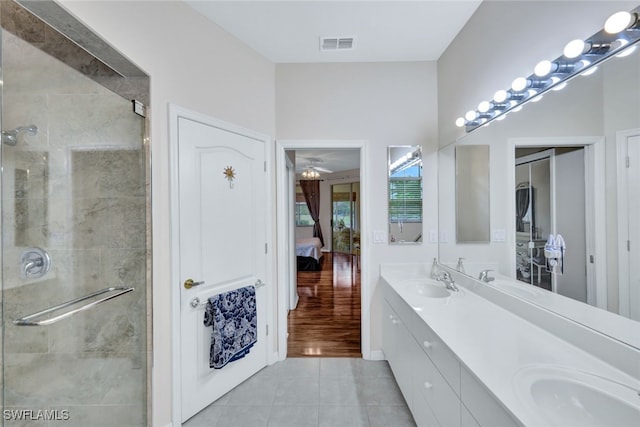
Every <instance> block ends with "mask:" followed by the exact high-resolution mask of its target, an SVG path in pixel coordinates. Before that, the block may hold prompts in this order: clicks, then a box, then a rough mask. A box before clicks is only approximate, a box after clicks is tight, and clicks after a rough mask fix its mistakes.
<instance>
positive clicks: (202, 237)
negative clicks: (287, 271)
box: [178, 117, 268, 422]
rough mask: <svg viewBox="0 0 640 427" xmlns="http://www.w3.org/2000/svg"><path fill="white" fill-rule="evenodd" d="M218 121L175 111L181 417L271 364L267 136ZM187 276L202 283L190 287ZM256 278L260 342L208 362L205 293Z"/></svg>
mask: <svg viewBox="0 0 640 427" xmlns="http://www.w3.org/2000/svg"><path fill="white" fill-rule="evenodd" d="M215 123H217V122H207V123H203V122H201V121H195V120H191V119H188V118H185V117H179V118H178V159H179V160H178V168H179V178H178V180H179V184H178V187H179V196H178V199H179V216H180V225H179V235H180V238H179V260H180V261H179V262H180V264H179V271H180V277H181V284H180V322H181V326H180V340H181V342H180V352H181V360H180V371H181V395H182V396H181V401H182V416H181V418H182V421H183V422H184V421H185V420H187V419H188V418H190V417H191V416H193V415H194V414H196V413H197V412H198V411H200V410H201V409H203V408H204V407H206V406H207V405H209V404H210V403H212V402H213V401H215V400H216V399H218V398H219V397H221V396H222V395H223V394H225V393H226V392H228V391H229V390H231V389H232V388H233V387H235V386H237V385H238V384H240V383H241V382H242V381H244V380H245V379H247V378H248V377H250V376H251V375H253V374H254V373H256V372H257V371H258V370H260V369H261V368H262V367H264V366H265V365H266V364H267V338H266V334H267V322H266V320H267V303H266V302H267V301H266V300H267V292H266V291H267V290H266V287H265V286H262V285H261V282H262V281H263V280H264V279H265V277H266V276H265V274H266V268H267V267H266V266H267V262H266V254H265V252H266V227H267V220H268V218H267V217H268V215H267V213H268V209H267V194H266V193H267V189H268V186H267V174H266V173H265V167H264V159H265V148H266V147H265V141H264V140H260V139H259V138H255V137H252V136H248V135H245V134H244V133H243V132H238V131H237V130H235V129H234V130H229V129H226V126H224V125H222V126H220V125H216V124H215ZM187 279H192V280H194V281H195V282H202V284H200V285H197V286H193V287H191V288H190V289H186V287H185V286H184V285H183V283H184V282H185V281H186V280H187ZM256 283H257V284H258V285H257V286H256V306H257V319H258V323H257V331H258V338H257V343H256V344H255V345H254V346H253V347H252V348H251V349H250V351H249V353H248V354H247V355H246V356H245V357H243V358H240V359H238V360H236V361H233V362H230V363H229V364H227V365H226V366H224V367H223V368H222V369H212V368H210V367H209V354H210V344H211V332H212V328H211V327H205V326H204V324H203V320H204V311H205V304H206V302H207V300H208V299H209V298H210V297H212V296H214V295H216V294H219V293H222V292H227V291H230V290H234V289H238V288H242V287H245V286H253V285H255V284H256ZM194 306H195V307H194Z"/></svg>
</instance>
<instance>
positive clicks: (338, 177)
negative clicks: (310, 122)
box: [276, 141, 370, 359]
mask: <svg viewBox="0 0 640 427" xmlns="http://www.w3.org/2000/svg"><path fill="white" fill-rule="evenodd" d="M304 150H314V151H315V150H322V151H332V152H337V153H338V154H340V152H341V151H342V153H343V154H344V153H346V152H347V151H352V152H353V153H354V154H355V156H356V159H357V162H358V169H357V170H355V171H354V170H351V171H349V172H347V171H338V170H333V169H331V167H329V163H326V164H323V163H321V165H320V166H321V168H323V169H329V170H331V172H326V171H325V172H324V173H323V172H322V171H321V172H320V179H321V180H322V187H323V188H324V190H322V192H321V195H322V199H323V200H322V201H321V202H320V203H321V206H322V207H321V210H323V212H321V214H320V218H319V221H320V223H321V226H322V230H323V234H324V236H325V245H324V249H323V253H322V256H321V258H320V262H319V267H320V268H319V270H318V271H311V272H307V273H310V274H308V276H309V277H308V279H307V280H309V281H311V282H312V284H311V285H306V286H307V287H306V288H305V289H304V290H303V289H301V288H299V290H300V292H299V293H300V295H299V298H300V300H299V301H300V302H299V303H298V306H297V308H296V311H297V310H300V309H301V307H302V300H303V297H304V295H303V292H307V293H310V292H313V293H315V295H316V296H315V297H314V298H316V302H317V303H319V304H320V305H321V306H324V308H329V307H330V306H331V305H332V304H333V303H334V302H336V301H337V300H338V299H340V298H342V296H343V295H344V293H343V291H346V290H348V291H349V292H353V291H357V293H355V294H354V293H352V294H351V295H350V296H349V297H348V299H349V301H350V303H353V306H352V307H351V308H350V309H349V311H350V314H349V315H350V316H354V313H355V310H357V311H358V312H359V313H357V317H358V319H357V324H356V329H357V330H358V335H359V343H358V344H356V351H358V352H357V355H358V356H360V355H361V356H364V357H365V358H366V357H368V356H369V353H370V349H369V340H368V336H369V330H370V325H369V321H368V318H369V309H368V304H365V303H363V302H364V301H368V300H369V299H370V296H369V289H368V287H367V286H366V278H367V272H366V268H363V267H364V266H366V254H367V249H366V247H360V244H359V242H358V237H359V236H357V235H356V234H355V232H353V233H351V235H350V237H349V239H348V247H347V246H345V247H344V248H343V251H341V252H340V253H334V252H333V243H332V240H333V239H332V229H333V227H332V225H333V223H334V222H333V221H332V220H333V208H332V207H333V206H332V196H331V194H332V186H338V187H336V189H337V190H339V189H341V187H339V185H343V184H349V186H350V188H349V189H350V190H351V189H352V187H351V184H352V183H354V182H357V183H359V185H358V187H359V188H358V189H357V195H356V200H359V202H358V204H359V208H358V209H357V211H358V212H366V200H365V198H363V197H360V194H365V188H366V180H365V179H364V178H365V176H366V170H365V169H366V165H365V163H364V161H363V159H364V158H365V155H366V153H365V150H366V143H365V142H364V141H278V142H277V152H276V156H277V161H278V165H277V185H278V194H279V195H281V196H279V199H278V214H277V216H278V230H279V231H278V241H283V239H285V238H286V236H285V233H286V230H287V229H288V227H289V225H290V224H287V223H286V222H285V219H286V215H282V213H283V212H286V211H291V210H294V208H293V207H292V206H291V205H290V204H289V203H287V202H286V200H285V195H286V194H287V191H295V190H291V189H288V186H289V185H290V184H289V183H288V182H289V181H288V180H287V179H286V177H287V172H286V163H287V162H286V159H287V157H289V158H291V156H290V155H289V156H287V152H291V151H304ZM308 157H310V156H309V153H305V158H308ZM311 157H313V156H311ZM296 166H297V167H298V169H300V167H302V169H306V168H307V167H308V166H318V165H317V164H315V165H310V164H309V161H308V159H307V160H303V162H302V164H296ZM340 172H344V174H347V175H348V176H344V174H341V173H340ZM353 188H355V187H353ZM339 192H340V193H346V194H347V195H348V194H349V193H350V192H351V193H353V191H339ZM339 197H343V196H339ZM350 197H351V199H353V196H350ZM347 199H349V197H347ZM348 204H349V205H350V207H351V204H352V201H349V202H348ZM352 210H353V209H352ZM354 214H355V210H354ZM342 219H343V221H344V224H345V227H344V228H346V225H347V224H346V223H347V222H349V223H350V224H349V225H355V224H357V225H358V228H359V232H360V233H361V234H363V233H365V230H366V226H367V220H366V216H361V217H360V218H355V217H353V220H352V213H349V219H348V221H345V220H344V216H343V218H342ZM352 221H353V222H352ZM336 225H337V223H336ZM344 228H343V229H344ZM304 232H305V231H303V233H304ZM306 233H307V234H309V236H307V237H310V236H311V235H312V230H311V228H308V229H307V230H306ZM355 247H357V250H358V252H359V257H354V256H353V255H352V251H353V250H354V248H355ZM347 249H348V250H347ZM278 251H279V256H278V263H279V266H278V271H279V272H282V273H279V292H278V294H279V295H290V294H291V286H296V284H295V283H292V281H290V280H287V274H286V272H287V271H288V268H289V266H291V265H292V264H297V256H296V246H295V242H294V243H289V244H287V245H280V246H279V247H278ZM347 266H348V268H347ZM358 267H360V268H359V271H357V272H358V274H357V275H354V274H353V273H354V271H356V270H355V269H356V268H358ZM347 273H348V275H349V280H348V282H345V281H344V278H345V275H346V274H347ZM314 275H315V277H314ZM357 276H359V280H357ZM322 283H329V285H328V286H329V287H330V288H331V292H332V294H331V296H330V297H329V296H327V294H325V293H323V292H320V290H321V289H322V290H328V287H326V285H322ZM361 283H362V284H365V285H362V286H361V285H360V284H361ZM322 286H325V287H324V288H322ZM338 293H340V295H341V296H340V297H338ZM354 295H355V296H354ZM356 300H357V302H356ZM329 301H330V302H331V303H328V302H329ZM285 302H286V301H282V300H281V299H280V297H279V303H278V320H279V322H278V323H279V328H278V345H279V348H280V352H279V357H280V359H284V358H286V357H287V355H289V351H288V350H285V349H287V348H288V340H289V331H288V319H289V316H290V314H289V310H288V306H287V305H286V304H284V303H285ZM337 311H339V310H333V313H332V315H334V314H336V313H337ZM338 318H339V317H336V319H338ZM352 319H353V317H352ZM318 320H319V322H318V323H322V322H321V319H320V318H319V319H318ZM325 320H326V318H325ZM325 324H326V323H325ZM297 355H299V354H297ZM305 355H306V356H318V355H321V356H322V355H329V353H326V352H325V351H324V350H322V349H318V346H315V348H312V349H310V350H308V351H307V354H305Z"/></svg>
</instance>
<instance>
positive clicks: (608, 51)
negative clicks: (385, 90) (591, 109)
mask: <svg viewBox="0 0 640 427" xmlns="http://www.w3.org/2000/svg"><path fill="white" fill-rule="evenodd" d="M638 42H640V6H638V7H637V8H635V9H634V10H632V11H631V12H625V11H622V12H617V13H614V14H613V15H611V16H610V17H609V18H608V19H607V20H606V22H605V24H604V28H603V29H602V30H600V31H598V32H597V33H595V34H593V35H592V36H591V37H589V38H587V39H585V40H580V39H577V40H571V41H570V42H569V43H567V44H566V46H565V47H564V50H563V53H562V55H561V56H559V57H558V58H556V59H554V60H544V61H540V62H538V64H537V65H536V66H535V68H534V72H533V74H531V75H530V76H528V77H518V78H516V79H515V80H513V82H512V83H511V87H510V88H509V89H506V90H504V89H502V90H499V91H497V92H496V93H495V94H494V96H493V98H492V99H491V101H482V102H481V103H480V104H479V105H478V108H477V109H475V110H470V111H468V112H467V113H466V114H465V115H464V117H459V118H458V119H457V120H456V126H458V127H464V128H465V130H466V131H467V132H471V131H473V130H475V129H477V128H479V127H482V126H486V125H488V124H489V123H491V122H492V121H493V120H502V119H504V118H505V117H506V116H507V115H508V114H509V113H511V112H516V111H519V110H520V109H521V108H522V106H523V105H524V104H526V103H528V102H530V101H531V102H536V101H539V100H540V99H541V98H542V94H543V93H545V92H547V91H548V90H561V89H562V88H564V87H565V86H566V85H567V82H568V81H569V80H571V79H573V78H574V77H576V76H579V75H583V76H587V75H589V74H593V73H594V72H595V71H596V70H597V68H598V67H597V65H598V64H599V63H600V62H602V61H604V60H606V59H608V58H610V57H611V56H617V57H623V56H627V55H629V54H631V53H632V52H633V51H634V50H635V49H636V44H637V43H638Z"/></svg>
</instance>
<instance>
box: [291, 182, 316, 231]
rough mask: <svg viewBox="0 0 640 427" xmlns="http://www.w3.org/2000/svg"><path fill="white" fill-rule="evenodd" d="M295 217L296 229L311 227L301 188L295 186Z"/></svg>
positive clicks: (311, 223)
mask: <svg viewBox="0 0 640 427" xmlns="http://www.w3.org/2000/svg"><path fill="white" fill-rule="evenodd" d="M295 216H296V227H313V218H311V214H310V213H309V208H308V207H307V202H306V201H305V200H304V195H303V194H302V188H301V187H300V186H299V185H296V206H295Z"/></svg>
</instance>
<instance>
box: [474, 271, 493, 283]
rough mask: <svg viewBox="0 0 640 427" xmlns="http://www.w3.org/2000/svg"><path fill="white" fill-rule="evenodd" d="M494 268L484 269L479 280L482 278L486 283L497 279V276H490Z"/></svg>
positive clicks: (479, 275)
mask: <svg viewBox="0 0 640 427" xmlns="http://www.w3.org/2000/svg"><path fill="white" fill-rule="evenodd" d="M490 271H493V270H482V271H481V272H480V274H478V280H482V281H483V282H485V283H489V282H491V281H492V280H496V278H495V277H491V276H489V272H490Z"/></svg>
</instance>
